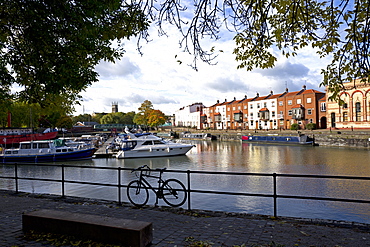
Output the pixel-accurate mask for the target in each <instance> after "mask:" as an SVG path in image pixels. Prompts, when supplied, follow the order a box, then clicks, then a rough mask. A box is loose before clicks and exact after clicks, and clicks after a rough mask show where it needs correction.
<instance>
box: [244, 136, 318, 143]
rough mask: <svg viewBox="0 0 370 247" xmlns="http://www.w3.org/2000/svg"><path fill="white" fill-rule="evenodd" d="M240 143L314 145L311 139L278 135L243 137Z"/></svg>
mask: <svg viewBox="0 0 370 247" xmlns="http://www.w3.org/2000/svg"><path fill="white" fill-rule="evenodd" d="M242 141H245V142H257V143H273V144H299V145H314V140H313V138H311V137H309V136H307V135H303V134H300V135H298V136H279V135H266V136H257V135H248V136H246V135H244V136H242Z"/></svg>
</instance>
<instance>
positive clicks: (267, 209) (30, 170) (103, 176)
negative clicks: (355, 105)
mask: <svg viewBox="0 0 370 247" xmlns="http://www.w3.org/2000/svg"><path fill="white" fill-rule="evenodd" d="M188 142H191V143H192V144H195V145H196V147H195V148H193V149H192V150H191V151H190V152H189V153H188V154H187V155H186V156H176V157H165V158H144V159H105V158H102V159H93V160H85V161H79V162H66V163H65V164H73V165H78V166H81V167H82V166H89V167H95V168H99V167H112V168H117V167H122V168H136V167H139V166H142V165H148V166H149V167H151V168H153V169H156V168H164V167H166V168H168V169H171V170H192V171H195V170H206V171H230V172H251V173H269V174H271V173H274V172H275V173H284V174H314V175H321V174H322V175H350V176H370V166H369V164H368V160H369V158H370V157H369V156H370V152H369V151H368V150H363V149H347V148H332V147H312V146H285V145H276V146H273V145H260V144H250V143H240V142H207V141H188ZM12 172H13V170H12V169H11V168H10V167H8V166H4V165H3V166H0V173H1V174H7V175H9V174H12ZM19 175H20V176H29V177H43V178H60V176H61V170H60V168H58V167H43V166H26V167H23V168H22V169H21V171H20V173H19ZM165 176H169V177H170V176H171V177H172V176H174V177H176V178H178V179H180V180H182V181H183V182H184V183H185V184H186V174H166V175H165ZM65 178H66V179H67V180H77V181H84V182H99V183H106V184H115V183H117V181H118V175H117V172H116V171H113V170H109V169H105V170H102V169H84V168H73V169H72V168H66V174H65ZM121 179H122V182H123V183H126V184H127V183H128V182H129V181H131V180H133V179H135V174H133V173H131V172H130V171H124V172H122V174H121ZM277 183H278V193H279V194H288V195H305V196H317V197H338V198H356V199H364V200H369V199H370V191H369V190H368V188H369V187H370V181H356V182H355V181H348V180H340V179H337V180H326V179H320V180H318V179H310V178H305V179H301V178H300V179H298V178H286V177H281V178H278V181H277ZM191 187H192V188H195V189H204V190H222V191H228V192H243V193H259V194H261V193H262V194H264V193H266V194H271V192H272V181H271V177H264V176H255V177H249V176H237V177H235V176H217V175H204V174H193V175H192V176H191ZM0 188H1V189H10V190H12V189H14V182H13V181H10V180H0ZM20 189H21V190H22V191H29V192H36V193H55V194H60V190H61V186H60V185H59V184H57V183H55V184H53V183H46V182H35V181H31V182H30V181H28V182H27V181H22V184H21V187H20ZM66 193H67V194H68V195H72V196H83V197H91V198H99V199H107V200H117V199H118V192H117V189H116V188H112V187H108V188H107V187H102V186H87V185H77V184H68V185H67V187H66ZM121 196H122V198H123V200H127V198H126V197H125V191H122V195H121ZM154 199H155V198H154V196H153V195H151V198H150V201H149V203H154ZM191 203H192V207H193V208H199V209H207V210H223V211H233V212H246V213H257V214H270V215H271V214H272V213H273V208H272V198H258V197H245V196H229V195H208V194H196V193H194V194H192V197H191ZM278 214H279V215H282V216H295V217H310V218H321V219H336V220H349V221H357V222H366V223H370V205H367V204H357V205H354V204H352V203H333V202H325V201H303V200H293V199H289V200H288V199H278Z"/></svg>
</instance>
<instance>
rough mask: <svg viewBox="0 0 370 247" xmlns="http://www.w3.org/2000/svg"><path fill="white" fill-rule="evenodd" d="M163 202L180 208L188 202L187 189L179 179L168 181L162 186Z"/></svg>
mask: <svg viewBox="0 0 370 247" xmlns="http://www.w3.org/2000/svg"><path fill="white" fill-rule="evenodd" d="M162 189H163V200H164V201H165V202H166V203H167V204H168V205H170V206H172V207H179V206H181V205H182V204H184V203H185V201H186V197H187V194H186V188H185V186H184V185H183V184H182V183H181V182H180V181H179V180H177V179H168V180H166V181H164V183H163V185H162Z"/></svg>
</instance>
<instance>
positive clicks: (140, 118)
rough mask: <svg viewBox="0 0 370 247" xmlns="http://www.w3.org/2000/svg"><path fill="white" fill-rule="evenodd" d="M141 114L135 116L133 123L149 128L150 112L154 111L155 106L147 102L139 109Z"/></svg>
mask: <svg viewBox="0 0 370 247" xmlns="http://www.w3.org/2000/svg"><path fill="white" fill-rule="evenodd" d="M138 110H139V112H138V113H137V114H136V115H135V117H134V119H133V121H134V123H135V124H138V125H144V126H145V127H147V126H148V125H149V124H148V118H149V113H150V111H152V110H154V109H153V104H152V102H150V101H149V100H145V101H144V102H143V103H142V104H141V106H140V107H139V108H138Z"/></svg>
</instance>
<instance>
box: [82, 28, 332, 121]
mask: <svg viewBox="0 0 370 247" xmlns="http://www.w3.org/2000/svg"><path fill="white" fill-rule="evenodd" d="M167 31H168V37H166V36H161V37H157V36H156V33H155V31H153V30H152V33H153V35H152V37H151V38H152V41H151V42H149V43H142V44H141V45H142V52H143V56H141V55H140V54H139V53H138V51H137V46H136V40H134V39H133V40H130V41H126V43H125V50H126V54H125V56H124V57H123V58H122V59H121V60H118V61H116V63H115V64H112V63H105V62H104V63H101V64H99V65H98V66H97V67H96V69H97V71H98V73H99V74H100V80H99V82H97V83H95V84H93V85H92V86H91V87H89V88H88V89H87V90H86V92H83V93H81V95H82V96H83V98H84V101H83V102H81V106H76V113H75V114H76V115H77V114H82V113H83V111H84V112H85V113H92V112H111V104H112V102H118V107H119V108H118V110H119V111H122V112H129V111H136V112H137V109H138V107H140V105H141V103H142V102H144V100H150V101H151V102H152V103H153V106H154V108H155V109H159V110H161V111H163V112H165V113H166V114H173V113H174V111H175V110H177V109H179V108H181V107H183V106H186V105H190V104H192V103H195V102H202V103H203V104H205V105H206V106H210V105H213V104H215V103H216V101H217V100H220V101H224V99H227V100H232V99H233V98H234V97H236V98H237V99H241V98H243V97H244V95H247V96H248V97H254V96H255V95H256V93H257V92H258V93H259V94H260V95H267V94H269V93H270V91H273V92H274V93H282V92H284V91H285V88H286V87H288V88H289V91H296V90H300V89H301V88H302V86H303V85H306V86H307V88H314V89H317V90H320V91H324V90H323V89H320V88H319V83H320V82H321V80H322V77H321V75H320V70H321V69H322V68H324V67H325V64H326V63H327V61H325V60H320V59H318V58H317V56H316V55H315V54H314V51H312V49H309V48H305V49H303V50H302V51H301V53H302V54H301V55H298V56H296V57H294V58H291V59H288V60H287V59H285V58H279V59H278V63H277V65H276V67H275V68H274V69H269V70H255V71H252V72H251V71H246V70H243V69H241V70H238V69H237V62H236V61H235V57H234V55H233V54H232V50H233V48H234V47H235V44H234V42H233V40H232V35H231V34H230V33H228V34H227V35H225V36H222V39H221V40H219V41H216V42H214V41H212V42H211V41H207V42H208V43H207V47H208V48H211V47H213V46H214V47H215V48H216V50H223V52H220V53H219V54H218V57H217V58H216V60H215V61H216V62H217V65H208V64H205V63H202V62H200V61H199V62H198V71H195V70H193V69H192V68H191V67H190V66H188V64H190V63H191V62H192V60H193V57H192V56H191V55H189V54H187V53H184V52H182V48H180V46H179V40H180V39H181V36H180V34H179V32H178V31H177V30H176V28H175V27H172V26H169V27H168V28H167ZM205 41H206V40H205ZM205 41H204V42H205ZM178 60H180V61H181V62H182V63H181V64H180V63H179V62H178Z"/></svg>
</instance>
